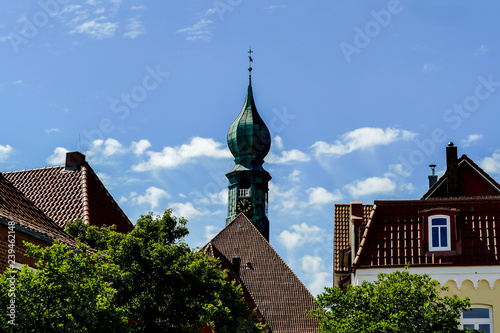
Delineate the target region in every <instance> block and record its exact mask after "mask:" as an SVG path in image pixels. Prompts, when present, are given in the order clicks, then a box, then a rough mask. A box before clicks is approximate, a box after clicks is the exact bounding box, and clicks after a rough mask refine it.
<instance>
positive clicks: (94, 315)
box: [0, 210, 263, 333]
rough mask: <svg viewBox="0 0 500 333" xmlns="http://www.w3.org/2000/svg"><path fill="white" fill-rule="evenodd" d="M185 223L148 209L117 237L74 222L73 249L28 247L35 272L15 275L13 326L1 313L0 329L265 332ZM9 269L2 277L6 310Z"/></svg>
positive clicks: (1, 299)
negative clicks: (196, 246) (190, 240)
mask: <svg viewBox="0 0 500 333" xmlns="http://www.w3.org/2000/svg"><path fill="white" fill-rule="evenodd" d="M186 223H187V221H186V220H185V219H182V218H176V217H175V216H173V215H172V213H171V211H170V210H167V211H165V213H164V214H163V216H153V214H152V213H150V214H148V215H145V216H142V217H141V218H140V219H139V220H138V221H137V224H136V227H135V228H134V230H133V231H132V232H130V233H129V234H127V235H123V234H120V233H117V232H116V231H114V230H113V229H112V228H108V227H102V228H97V227H95V226H88V225H85V224H83V223H82V222H81V221H76V222H75V223H69V224H68V227H67V231H68V233H70V234H72V235H73V236H74V237H75V238H76V239H77V240H78V241H80V242H82V244H81V245H79V247H78V248H77V249H73V248H70V247H68V246H66V245H63V244H58V243H56V244H54V245H53V246H51V247H46V248H39V247H37V246H33V245H28V246H29V249H30V250H29V251H30V252H29V253H30V254H31V255H33V256H35V257H36V258H37V259H38V262H37V270H36V271H34V270H32V269H30V268H28V267H25V268H23V269H22V270H21V271H20V272H17V273H16V299H17V303H16V321H15V322H16V324H15V325H14V326H13V325H10V324H9V323H8V321H7V320H8V319H9V318H5V316H4V318H2V322H1V323H0V325H1V326H0V327H1V328H2V331H12V332H34V331H36V332H72V331H75V332H127V331H132V332H190V331H196V330H195V329H194V328H195V325H198V326H199V327H203V326H204V323H205V322H209V323H210V324H211V325H212V326H213V327H214V328H215V329H216V330H217V332H219V333H224V332H261V331H263V328H262V325H260V324H259V323H257V322H256V321H255V320H254V319H252V312H251V311H250V309H248V308H247V304H246V303H245V302H244V301H243V293H242V289H241V286H237V285H236V284H235V283H234V282H229V281H228V279H227V274H226V272H225V271H223V270H221V268H220V263H219V261H218V260H217V259H215V258H211V257H209V256H207V255H205V254H204V253H202V252H199V251H193V250H192V249H190V248H189V247H188V246H187V244H186V243H184V241H183V237H185V236H186V235H187V234H188V230H187V228H186ZM83 244H86V245H83ZM89 246H91V247H92V249H89ZM10 274H11V273H10V272H6V273H5V274H4V275H3V276H2V277H1V278H0V291H1V294H0V303H1V304H0V305H1V306H2V308H4V309H5V308H6V307H7V304H8V303H7V302H8V301H9V298H8V297H7V291H8V285H9V281H8V280H7V278H8V277H9V276H10Z"/></svg>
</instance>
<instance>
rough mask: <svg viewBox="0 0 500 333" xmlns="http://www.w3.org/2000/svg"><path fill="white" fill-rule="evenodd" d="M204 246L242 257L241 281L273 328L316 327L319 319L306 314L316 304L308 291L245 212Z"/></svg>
mask: <svg viewBox="0 0 500 333" xmlns="http://www.w3.org/2000/svg"><path fill="white" fill-rule="evenodd" d="M203 250H204V251H205V252H206V253H208V254H211V255H214V253H215V252H214V251H215V250H216V251H218V253H219V254H220V256H222V257H223V260H225V261H226V262H231V261H232V258H233V257H234V256H236V255H237V256H238V257H239V258H240V259H241V265H240V270H239V277H240V281H241V282H242V284H243V285H244V287H245V288H246V290H247V291H248V293H249V294H250V296H251V298H252V300H253V301H254V303H255V304H256V305H257V307H258V309H259V311H260V313H261V314H262V316H263V317H264V319H265V320H266V321H267V322H268V324H269V326H270V328H271V330H272V332H275V333H278V332H280V333H285V332H290V333H292V332H296V333H309V332H317V331H318V320H317V319H315V318H311V317H309V316H308V315H307V314H306V311H307V310H311V309H314V308H315V307H316V304H315V303H314V298H313V297H312V295H311V293H310V292H309V291H308V290H307V289H306V287H305V286H304V285H303V284H302V282H300V280H299V278H298V277H297V276H296V275H295V274H294V273H293V271H292V270H291V269H290V267H288V265H287V264H286V263H285V262H284V261H283V259H281V257H280V256H279V255H278V254H277V253H276V251H275V250H274V249H273V248H272V247H271V245H270V244H269V243H268V242H267V240H266V239H265V238H264V237H263V236H262V234H261V233H260V232H259V231H258V230H257V229H256V228H255V226H254V225H253V224H252V222H250V220H248V218H247V217H246V216H245V215H243V214H240V215H238V216H237V217H236V218H235V219H234V220H233V221H232V222H231V223H229V224H228V225H227V226H226V227H225V228H224V229H223V230H222V231H221V232H219V234H217V235H216V236H215V237H214V238H213V239H212V240H211V241H210V242H209V243H208V244H207V245H205V246H204V247H203Z"/></svg>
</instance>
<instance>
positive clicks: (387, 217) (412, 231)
mask: <svg viewBox="0 0 500 333" xmlns="http://www.w3.org/2000/svg"><path fill="white" fill-rule="evenodd" d="M432 209H441V210H448V211H450V212H453V213H454V214H456V216H457V217H456V235H457V236H456V237H457V245H456V247H457V249H456V250H455V251H451V252H446V251H443V252H427V251H426V250H425V246H424V244H423V241H422V234H423V230H422V228H423V223H422V221H421V219H422V218H421V215H422V213H425V212H426V211H429V210H432ZM453 237H455V236H453ZM407 263H410V264H411V265H412V266H423V265H448V266H449V265H460V266H464V265H500V199H499V198H470V199H442V200H438V199H434V200H404V201H403V200H402V201H375V205H374V214H373V218H372V219H370V220H369V221H368V223H367V224H366V228H365V230H364V233H363V236H362V240H361V243H360V247H359V249H358V251H357V255H356V258H355V260H354V262H353V265H354V266H355V267H382V266H385V267H388V266H404V265H405V264H407Z"/></svg>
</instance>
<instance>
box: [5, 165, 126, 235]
mask: <svg viewBox="0 0 500 333" xmlns="http://www.w3.org/2000/svg"><path fill="white" fill-rule="evenodd" d="M4 176H5V178H7V179H8V180H9V181H11V182H12V183H13V184H14V186H16V187H17V188H18V189H19V190H20V191H21V192H22V193H24V195H26V197H28V199H30V200H31V201H33V203H35V205H37V206H38V207H40V209H41V210H42V211H43V212H45V214H47V216H48V217H50V218H51V219H52V220H54V221H55V222H56V223H57V224H58V225H59V226H61V227H62V228H64V227H65V225H66V222H67V221H74V220H76V219H77V218H80V219H82V220H83V221H84V222H86V223H89V224H91V225H98V226H101V225H104V224H107V225H111V224H115V225H116V226H117V230H118V231H121V232H128V231H130V230H132V229H133V225H132V223H131V222H130V220H129V219H128V218H127V216H126V215H125V214H124V213H123V211H122V210H121V208H120V207H119V206H118V204H117V203H116V202H115V201H114V199H113V197H112V196H111V195H110V194H109V192H108V190H107V189H106V188H105V187H104V185H103V184H102V182H101V181H100V180H99V178H98V177H97V175H96V173H95V172H94V170H93V169H92V168H91V167H90V165H89V164H88V163H87V162H83V164H82V166H81V167H79V168H77V169H76V170H66V169H65V167H64V166H58V167H49V168H41V169H33V170H24V171H14V172H6V173H4Z"/></svg>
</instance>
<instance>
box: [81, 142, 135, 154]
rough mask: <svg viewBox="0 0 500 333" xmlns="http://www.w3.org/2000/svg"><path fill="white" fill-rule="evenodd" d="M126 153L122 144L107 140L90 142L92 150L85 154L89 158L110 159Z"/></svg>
mask: <svg viewBox="0 0 500 333" xmlns="http://www.w3.org/2000/svg"><path fill="white" fill-rule="evenodd" d="M125 152H126V149H125V148H123V146H122V144H121V143H120V142H119V141H118V140H116V139H113V138H107V139H106V140H102V139H97V140H94V141H92V148H91V150H90V151H88V152H87V155H88V156H89V157H94V156H98V155H102V156H103V157H111V156H113V155H121V154H124V153H125Z"/></svg>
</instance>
